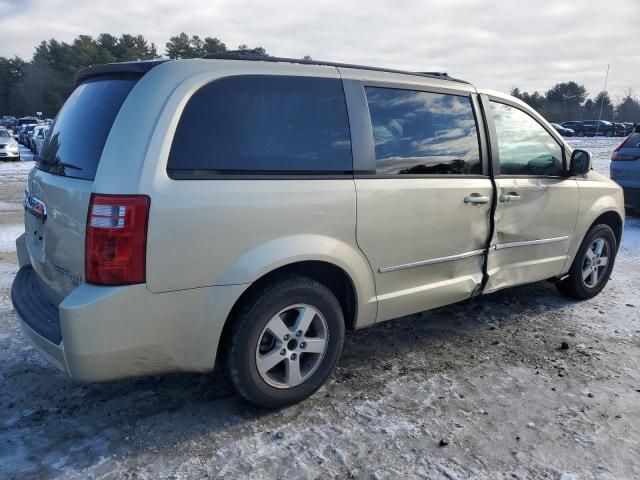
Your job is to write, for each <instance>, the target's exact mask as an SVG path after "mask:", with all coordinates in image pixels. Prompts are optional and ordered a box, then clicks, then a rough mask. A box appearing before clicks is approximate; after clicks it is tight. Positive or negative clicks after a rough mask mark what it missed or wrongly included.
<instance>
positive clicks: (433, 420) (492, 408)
mask: <svg viewBox="0 0 640 480" xmlns="http://www.w3.org/2000/svg"><path fill="white" fill-rule="evenodd" d="M585 141H586V142H595V143H594V147H595V150H596V151H598V152H599V153H600V158H599V159H598V160H597V161H596V163H595V166H596V168H597V169H598V170H601V171H603V172H604V173H606V171H607V169H608V162H607V161H606V155H607V154H608V153H609V152H610V151H611V149H612V148H613V147H614V146H615V145H616V144H617V142H618V140H617V139H602V138H600V139H595V140H594V139H587V140H582V139H580V140H576V142H585ZM582 146H587V147H588V148H589V147H590V146H591V145H582ZM29 166H30V165H29V164H26V163H25V164H21V165H6V164H2V165H0V478H2V479H5V478H20V479H25V478H55V477H67V478H78V479H79V478H103V479H115V478H131V479H134V478H135V479H141V478H149V479H156V478H292V479H295V478H301V479H303V478H309V479H311V478H363V479H375V478H379V479H382V478H429V479H431V478H433V479H450V480H451V479H471V478H472V479H497V478H550V479H563V480H570V479H591V478H594V479H636V478H640V408H639V405H640V293H639V290H640V268H639V265H640V219H628V221H627V224H626V227H625V232H624V239H623V242H622V246H621V250H620V252H619V255H618V260H617V261H616V266H615V269H614V272H613V276H612V279H611V281H610V283H609V285H608V286H607V287H606V289H605V290H604V291H603V292H602V294H601V295H600V296H598V297H597V298H595V299H593V300H590V301H586V302H574V301H569V300H566V299H564V298H562V297H560V296H559V295H558V294H557V293H556V291H555V289H554V287H553V285H551V284H548V283H539V284H535V285H530V286H524V287H519V288H515V289H511V290H506V291H503V292H499V293H496V294H493V295H489V296H485V297H482V298H479V299H476V300H474V301H469V302H464V303H460V304H457V305H454V306H450V307H446V308H441V309H438V310H435V311H431V312H427V313H424V314H420V315H414V316H411V317H406V318H404V319H400V320H397V321H392V322H387V323H384V324H379V325H377V326H375V327H373V328H369V329H365V330H362V331H357V332H349V333H348V335H347V339H346V345H345V348H344V354H343V357H342V359H341V360H340V363H339V368H338V371H337V373H336V375H335V376H334V378H333V379H332V380H331V381H330V382H329V384H328V385H327V386H325V387H324V388H323V389H322V390H320V391H319V392H318V393H317V394H316V395H315V396H314V397H312V398H311V399H310V400H308V401H306V402H303V403H301V404H299V405H296V406H294V407H290V408H287V409H285V410H282V411H278V412H268V411H262V410H258V409H255V408H252V407H248V406H247V405H245V404H243V403H241V402H240V401H239V400H238V399H237V398H236V397H235V396H234V395H233V394H232V393H231V391H230V389H229V387H228V384H227V382H226V381H225V379H224V377H223V376H222V375H221V374H220V373H215V374H213V375H172V376H164V377H152V378H145V379H137V380H129V381H121V382H115V383H108V384H96V385H83V384H79V383H75V382H73V381H71V380H69V379H68V378H66V377H65V376H64V375H63V374H61V373H59V372H58V371H57V370H56V369H55V368H54V367H52V366H50V365H48V364H47V363H46V361H44V360H43V359H42V358H41V357H40V356H39V354H38V353H37V352H36V351H35V350H34V349H33V348H32V347H31V346H30V344H29V343H28V342H27V341H26V340H25V338H24V337H23V336H22V334H21V332H20V329H19V327H18V324H17V322H16V319H15V315H14V313H13V310H12V307H11V302H10V299H9V289H8V286H9V284H10V281H11V278H12V276H13V274H14V273H15V270H16V268H17V267H16V266H15V262H16V259H15V252H14V251H7V250H13V248H11V245H10V243H11V242H9V241H7V238H9V237H12V236H15V235H17V231H16V229H19V227H17V226H19V225H20V223H21V218H22V214H21V207H20V202H21V198H22V191H23V183H24V179H25V176H26V174H27V172H28V168H29ZM10 239H11V238H9V240H10ZM7 245H8V246H7ZM563 342H566V344H565V347H568V348H562V344H563ZM444 444H446V445H444Z"/></svg>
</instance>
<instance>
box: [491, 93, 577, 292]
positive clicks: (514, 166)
mask: <svg viewBox="0 0 640 480" xmlns="http://www.w3.org/2000/svg"><path fill="white" fill-rule="evenodd" d="M482 101H483V104H484V105H485V110H486V111H487V113H488V120H489V124H490V132H491V137H492V139H491V140H492V141H491V144H492V149H491V150H492V157H493V169H494V172H495V182H496V187H497V195H498V199H497V200H498V201H497V204H496V212H495V228H494V234H493V238H492V240H491V247H490V251H489V257H488V262H487V273H488V275H489V279H488V282H487V285H486V288H485V290H484V291H485V292H491V291H495V290H499V289H501V288H505V287H510V286H513V285H518V284H522V283H530V282H536V281H538V280H544V279H547V278H551V277H554V276H556V275H559V274H560V273H562V271H563V267H564V266H565V264H566V262H567V259H568V256H567V255H568V251H569V246H570V245H571V237H572V235H573V232H574V229H575V225H576V220H577V215H578V193H579V192H578V185H577V182H576V180H575V179H573V178H567V177H565V176H563V173H564V171H565V170H566V162H567V159H566V154H565V152H564V146H563V144H562V143H561V141H560V140H559V139H558V138H556V135H557V134H555V133H554V132H552V131H551V128H550V127H549V128H547V127H545V126H544V125H543V123H542V122H540V121H539V120H538V119H537V118H535V117H534V116H533V115H532V114H531V113H529V112H528V111H527V110H526V109H524V108H523V107H521V106H519V105H517V104H515V103H510V102H508V101H506V100H504V99H498V98H495V99H491V100H490V99H489V98H488V97H484V96H483V97H482Z"/></svg>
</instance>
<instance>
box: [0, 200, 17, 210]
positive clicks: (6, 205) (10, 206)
mask: <svg viewBox="0 0 640 480" xmlns="http://www.w3.org/2000/svg"><path fill="white" fill-rule="evenodd" d="M20 210H22V204H21V203H15V202H3V201H0V212H16V211H20Z"/></svg>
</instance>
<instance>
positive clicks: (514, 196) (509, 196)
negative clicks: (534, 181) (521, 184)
mask: <svg viewBox="0 0 640 480" xmlns="http://www.w3.org/2000/svg"><path fill="white" fill-rule="evenodd" d="M518 200H520V194H519V193H516V192H509V193H503V194H502V195H500V202H501V203H510V202H516V201H518Z"/></svg>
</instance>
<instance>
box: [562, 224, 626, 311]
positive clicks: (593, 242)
mask: <svg viewBox="0 0 640 480" xmlns="http://www.w3.org/2000/svg"><path fill="white" fill-rule="evenodd" d="M617 250H618V247H617V243H616V237H615V235H614V234H613V230H611V227H610V226H609V225H606V224H601V225H595V226H594V227H592V228H591V230H589V232H588V233H587V235H586V237H585V238H584V240H583V241H582V245H580V249H579V250H578V253H577V254H576V258H575V259H574V260H573V264H572V265H571V269H570V270H569V276H568V277H567V278H565V279H563V280H561V281H559V282H558V283H557V284H556V285H557V287H558V290H559V291H560V292H561V293H562V294H564V295H566V296H568V297H571V298H577V299H581V300H583V299H587V298H592V297H595V296H596V295H598V294H599V293H600V292H601V291H602V289H603V288H604V287H605V285H606V284H607V282H608V281H609V276H610V275H611V270H612V269H613V264H614V261H615V258H616V253H617Z"/></svg>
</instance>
